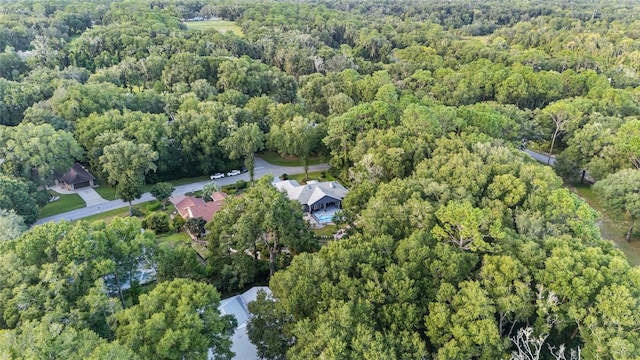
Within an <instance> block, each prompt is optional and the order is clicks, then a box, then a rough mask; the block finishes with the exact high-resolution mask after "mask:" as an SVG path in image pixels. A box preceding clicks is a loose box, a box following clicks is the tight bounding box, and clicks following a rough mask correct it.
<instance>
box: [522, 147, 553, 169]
mask: <svg viewBox="0 0 640 360" xmlns="http://www.w3.org/2000/svg"><path fill="white" fill-rule="evenodd" d="M523 151H524V152H526V153H527V154H529V155H531V157H532V158H534V159H536V160H538V161H539V162H541V163H543V164H546V163H547V160H549V155H545V154H540V153H537V152H535V151H531V150H529V149H524V150H523ZM549 165H551V167H556V157H555V155H552V156H551V161H549Z"/></svg>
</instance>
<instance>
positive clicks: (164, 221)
mask: <svg viewBox="0 0 640 360" xmlns="http://www.w3.org/2000/svg"><path fill="white" fill-rule="evenodd" d="M144 222H145V225H146V227H147V228H148V229H151V230H153V231H155V232H156V234H163V233H166V232H169V216H168V215H167V214H165V213H163V212H160V211H154V212H152V213H149V214H148V215H147V216H146V217H145V218H144Z"/></svg>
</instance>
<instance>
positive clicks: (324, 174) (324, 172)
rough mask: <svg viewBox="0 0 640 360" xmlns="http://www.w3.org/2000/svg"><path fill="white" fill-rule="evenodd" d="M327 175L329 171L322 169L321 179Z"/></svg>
mask: <svg viewBox="0 0 640 360" xmlns="http://www.w3.org/2000/svg"><path fill="white" fill-rule="evenodd" d="M326 177H327V172H326V171H322V172H321V173H320V178H321V179H324V178H326Z"/></svg>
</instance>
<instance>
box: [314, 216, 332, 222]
mask: <svg viewBox="0 0 640 360" xmlns="http://www.w3.org/2000/svg"><path fill="white" fill-rule="evenodd" d="M316 218H317V219H318V222H319V223H321V224H325V223H330V222H332V221H333V214H331V215H316Z"/></svg>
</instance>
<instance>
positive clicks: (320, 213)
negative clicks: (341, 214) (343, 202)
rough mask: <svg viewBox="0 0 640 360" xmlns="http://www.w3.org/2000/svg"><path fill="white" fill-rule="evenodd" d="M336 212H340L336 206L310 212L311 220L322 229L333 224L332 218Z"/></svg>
mask: <svg viewBox="0 0 640 360" xmlns="http://www.w3.org/2000/svg"><path fill="white" fill-rule="evenodd" d="M338 211H340V208H339V207H337V206H327V207H326V208H323V209H322V210H316V211H312V212H311V218H313V220H315V222H316V223H317V224H318V225H319V227H322V226H324V225H327V224H333V217H334V216H335V214H336V213H337V212H338Z"/></svg>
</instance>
